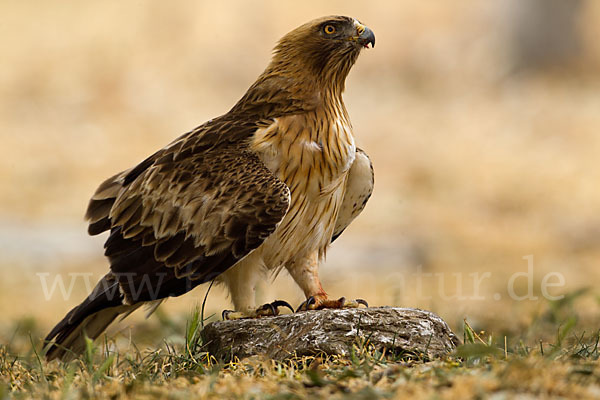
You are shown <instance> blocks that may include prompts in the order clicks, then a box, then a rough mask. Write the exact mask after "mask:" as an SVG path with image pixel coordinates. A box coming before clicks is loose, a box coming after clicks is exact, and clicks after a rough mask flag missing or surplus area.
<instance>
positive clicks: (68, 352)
mask: <svg viewBox="0 0 600 400" xmlns="http://www.w3.org/2000/svg"><path fill="white" fill-rule="evenodd" d="M114 285H116V282H114V281H113V279H112V277H111V275H110V274H108V275H106V276H105V277H104V278H102V279H101V280H100V282H98V284H97V285H96V288H95V289H94V290H93V291H92V293H91V294H90V295H89V296H88V297H87V298H86V299H85V300H84V301H83V302H82V303H81V304H80V305H78V306H77V307H75V308H73V309H72V310H71V311H69V313H68V314H67V315H65V317H64V318H63V319H62V320H61V321H60V322H59V323H58V324H56V326H55V327H54V328H53V329H52V330H51V331H50V333H49V334H48V336H46V339H45V340H44V343H45V344H46V347H47V350H46V359H47V360H48V361H50V360H53V359H55V358H58V359H60V360H63V361H68V360H71V359H73V358H74V357H76V356H77V355H78V354H80V353H82V352H83V350H84V349H85V336H87V337H89V338H90V339H96V338H97V337H98V336H100V334H101V333H102V332H104V330H105V329H106V328H107V327H108V326H109V325H110V324H111V322H113V321H114V320H115V318H117V317H118V316H119V314H125V313H131V312H133V311H134V310H135V309H137V308H138V307H139V306H141V305H142V304H143V303H137V304H132V305H124V304H123V302H122V296H121V295H120V293H119V292H118V291H117V292H116V293H115V289H116V287H115V286H114Z"/></svg>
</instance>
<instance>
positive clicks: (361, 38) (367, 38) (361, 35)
mask: <svg viewBox="0 0 600 400" xmlns="http://www.w3.org/2000/svg"><path fill="white" fill-rule="evenodd" d="M354 26H355V27H356V33H357V36H355V37H353V38H352V39H353V40H355V41H356V42H357V43H358V44H360V45H361V46H364V47H366V48H368V47H369V43H371V47H375V34H374V33H373V31H372V30H371V29H369V28H368V27H366V26H365V25H363V24H361V23H360V22H358V21H356V20H355V21H354Z"/></svg>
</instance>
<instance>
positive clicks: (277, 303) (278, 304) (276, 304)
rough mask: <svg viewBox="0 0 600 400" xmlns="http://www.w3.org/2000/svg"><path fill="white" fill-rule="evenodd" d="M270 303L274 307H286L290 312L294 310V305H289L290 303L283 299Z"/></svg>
mask: <svg viewBox="0 0 600 400" xmlns="http://www.w3.org/2000/svg"><path fill="white" fill-rule="evenodd" d="M271 305H272V306H274V307H287V308H289V309H290V310H292V312H294V307H292V306H291V305H290V303H288V302H287V301H285V300H275V301H274V302H272V303H271Z"/></svg>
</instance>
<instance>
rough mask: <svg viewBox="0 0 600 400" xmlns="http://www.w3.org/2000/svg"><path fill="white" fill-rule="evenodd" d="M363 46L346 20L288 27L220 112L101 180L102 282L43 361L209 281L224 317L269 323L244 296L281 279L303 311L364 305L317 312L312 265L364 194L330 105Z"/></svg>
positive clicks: (369, 181) (337, 113)
mask: <svg viewBox="0 0 600 400" xmlns="http://www.w3.org/2000/svg"><path fill="white" fill-rule="evenodd" d="M369 44H371V47H373V46H374V45H375V36H374V34H373V32H372V31H371V30H370V29H369V28H368V27H366V26H365V25H363V24H362V23H360V22H359V21H358V20H356V19H354V18H349V17H344V16H331V17H324V18H320V19H317V20H314V21H311V22H308V23H306V24H304V25H302V26H300V27H298V28H297V29H295V30H293V31H291V32H290V33H288V34H287V35H285V36H284V37H283V38H282V39H281V40H280V41H279V42H278V44H277V45H276V47H275V49H274V52H273V57H272V60H271V62H270V64H269V65H268V66H267V68H266V69H265V71H264V72H263V73H262V74H261V75H260V76H259V77H258V79H257V80H256V82H254V84H252V86H250V88H249V89H248V91H247V92H246V93H245V94H244V96H243V97H242V98H241V99H240V100H239V101H238V102H237V103H236V104H235V105H234V106H233V108H232V109H231V110H230V111H229V112H228V113H226V114H224V115H222V116H220V117H217V118H214V119H212V120H210V121H208V122H206V123H204V124H202V125H200V126H199V127H197V128H196V129H194V130H192V131H191V132H188V133H186V134H184V135H182V136H181V137H179V138H177V139H176V140H174V141H173V142H172V143H171V144H169V145H167V146H166V147H164V148H163V149H161V150H158V151H157V152H156V153H154V154H152V155H151V156H150V157H148V158H147V159H145V160H144V161H142V162H141V163H140V164H138V165H137V166H135V167H133V168H131V169H128V170H126V171H123V172H120V173H118V174H116V175H114V176H113V177H111V178H109V179H107V180H106V181H104V182H103V183H102V184H101V185H100V186H99V187H98V189H97V190H96V192H95V194H94V195H93V196H92V198H91V200H90V202H89V206H88V209H87V213H86V218H87V220H88V221H89V228H88V231H89V233H90V234H91V235H97V234H99V233H102V232H105V231H108V232H109V236H108V239H107V240H106V243H105V245H104V248H105V255H106V257H107V258H108V260H109V262H110V271H109V272H108V273H107V274H106V275H105V276H104V277H103V278H102V279H101V280H100V281H99V282H98V284H97V285H96V287H95V288H94V290H93V291H92V293H91V294H90V295H89V296H88V297H87V298H86V299H85V300H84V301H83V302H82V303H81V304H80V305H78V306H77V307H75V308H73V309H72V310H71V311H70V312H69V313H68V314H67V315H66V316H65V317H64V318H63V319H62V320H61V321H60V322H59V323H58V324H57V325H56V326H55V327H54V329H52V331H51V332H50V333H49V334H48V336H47V337H46V339H45V341H46V343H47V347H46V357H47V358H48V359H49V360H51V359H54V358H60V359H63V360H66V359H71V358H73V357H74V356H75V355H76V354H78V353H80V352H81V351H83V349H84V347H85V335H87V336H88V337H90V338H92V339H95V338H96V337H98V336H99V335H100V334H101V333H102V332H103V331H104V330H105V329H106V328H107V326H108V325H109V324H110V323H111V322H112V321H113V320H114V319H115V318H116V317H117V316H119V315H128V314H129V313H131V312H132V311H134V310H135V309H137V308H138V307H140V306H141V305H143V304H146V305H148V306H149V307H150V308H151V311H153V310H154V309H155V308H156V307H157V306H158V304H160V302H161V301H162V300H164V299H165V298H167V297H169V296H180V295H182V294H184V293H187V292H189V291H190V290H192V289H193V288H194V287H196V286H198V285H200V284H202V283H205V282H210V281H213V280H214V281H216V282H218V283H221V284H223V285H225V286H226V288H227V289H228V290H229V293H230V295H231V299H232V302H233V306H234V309H235V310H234V311H226V312H224V317H225V318H229V319H232V318H245V317H257V316H268V315H277V314H278V307H279V306H282V305H286V306H289V304H288V303H286V302H284V301H275V302H273V303H270V304H266V305H263V306H260V307H256V304H255V298H254V287H255V285H256V284H257V283H258V282H259V281H260V280H261V279H263V278H264V277H265V273H266V272H271V273H277V272H279V271H280V270H282V269H283V268H285V269H286V270H287V271H288V272H289V274H290V275H291V276H292V278H293V279H294V280H295V282H296V283H297V284H298V285H299V286H300V288H301V289H302V290H303V291H304V294H305V295H306V299H307V300H306V301H305V302H304V303H303V304H302V305H301V307H300V308H302V309H305V310H307V309H319V308H326V307H331V308H336V307H337V308H341V307H356V306H358V303H364V301H359V300H355V301H346V300H345V298H343V297H342V298H340V299H335V300H334V299H329V298H328V297H327V294H326V293H325V291H324V290H323V288H322V287H321V283H320V281H319V276H318V266H319V263H320V261H321V260H322V259H323V258H324V255H325V252H326V249H327V247H328V246H329V245H330V243H331V242H332V241H333V240H335V239H336V238H337V237H338V236H339V235H340V234H341V233H342V231H343V230H344V229H345V228H346V227H347V226H348V225H349V224H350V223H351V222H352V220H354V218H356V216H357V215H358V214H359V213H360V212H361V211H362V209H363V207H364V206H365V204H366V202H367V200H368V198H369V197H370V195H371V192H372V190H373V168H372V165H371V162H370V160H369V158H368V156H367V155H366V154H365V153H364V152H363V151H362V150H360V149H359V148H357V147H356V144H355V141H354V136H353V132H352V125H351V124H350V119H349V117H348V112H347V111H346V107H345V105H344V102H343V100H342V92H343V91H344V85H345V80H346V76H347V75H348V73H349V71H350V69H351V67H352V65H353V64H354V63H355V61H356V59H357V57H358V55H359V53H360V52H361V50H362V49H364V48H368V47H369ZM365 305H366V304H365Z"/></svg>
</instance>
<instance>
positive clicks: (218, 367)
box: [0, 302, 600, 399]
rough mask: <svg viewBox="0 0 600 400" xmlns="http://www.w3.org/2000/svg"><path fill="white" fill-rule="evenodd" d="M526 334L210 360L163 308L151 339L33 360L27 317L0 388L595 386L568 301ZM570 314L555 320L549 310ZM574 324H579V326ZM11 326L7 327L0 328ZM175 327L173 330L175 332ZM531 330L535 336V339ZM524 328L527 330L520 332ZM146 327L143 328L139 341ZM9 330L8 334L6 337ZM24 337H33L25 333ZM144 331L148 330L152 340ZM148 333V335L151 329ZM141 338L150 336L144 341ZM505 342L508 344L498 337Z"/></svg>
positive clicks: (586, 336) (393, 393) (541, 390)
mask: <svg viewBox="0 0 600 400" xmlns="http://www.w3.org/2000/svg"><path fill="white" fill-rule="evenodd" d="M546 311H547V312H546V314H545V315H542V316H539V317H538V318H537V320H536V321H534V324H532V325H531V326H530V327H529V329H528V330H529V332H527V334H526V335H524V336H521V337H519V336H509V337H508V339H507V340H506V342H505V339H504V336H501V335H500V336H495V335H493V334H491V333H488V332H482V331H476V330H473V328H471V325H470V324H468V323H465V325H464V328H463V331H464V345H462V346H460V347H459V348H458V349H457V351H456V352H455V353H453V354H450V355H449V356H448V357H447V358H445V359H441V360H434V361H431V362H427V363H424V362H423V360H419V359H414V358H412V359H411V358H404V357H403V356H402V355H399V356H396V355H394V354H390V353H388V352H386V351H385V349H376V348H373V347H372V346H370V345H369V342H368V338H364V337H357V338H356V341H355V344H354V345H353V347H352V351H351V354H352V355H351V356H350V357H345V358H340V357H328V356H325V355H321V356H319V355H317V356H315V357H303V358H292V359H289V360H287V361H284V362H276V361H273V360H268V359H261V358H260V357H254V358H250V359H245V360H243V361H240V360H233V361H223V360H217V359H215V358H214V357H212V356H210V354H207V353H206V352H203V351H202V343H201V341H200V340H199V338H198V334H197V333H198V329H200V325H199V323H198V321H199V316H198V314H197V312H196V314H195V315H192V317H190V318H188V320H187V326H185V327H184V325H182V324H181V323H175V322H173V321H172V320H169V319H168V317H167V316H166V315H162V316H161V317H160V318H158V319H154V320H153V321H151V322H148V323H146V326H143V327H138V328H137V329H136V331H137V332H135V333H134V334H133V336H134V337H138V338H141V341H142V342H144V339H143V338H144V335H143V334H142V332H143V331H148V330H151V331H152V332H153V335H156V336H161V337H165V338H166V339H164V341H163V343H162V344H160V343H153V344H152V345H151V348H147V347H144V346H143V345H141V343H136V341H132V340H131V338H123V337H121V338H119V336H116V337H113V339H110V340H109V339H106V338H104V341H102V340H100V341H99V342H100V343H97V344H96V345H94V344H92V342H91V341H90V342H89V345H88V348H87V350H86V352H85V353H84V354H83V355H82V356H81V357H80V358H79V359H77V360H75V361H72V362H71V363H69V364H60V363H58V362H52V363H46V362H45V361H40V356H39V354H38V353H37V351H36V350H34V349H33V348H32V346H31V343H32V342H35V339H34V338H35V337H39V334H40V332H39V331H38V330H37V327H36V326H35V323H34V321H32V320H29V321H21V322H20V323H19V324H17V325H16V326H13V327H12V330H13V332H12V337H11V338H10V339H9V340H6V341H4V340H3V342H4V343H7V344H3V345H1V346H0V373H1V376H2V378H1V379H0V396H3V397H4V396H7V395H10V396H11V397H14V398H116V397H119V398H136V399H137V398H154V397H161V398H189V397H193V398H196V397H198V398H200V397H201V398H236V399H254V398H277V399H279V398H285V399H295V398H359V399H362V398H364V399H371V398H380V397H383V398H406V397H410V398H443V399H454V398H458V397H461V398H487V397H489V396H500V397H502V398H505V397H508V398H512V397H515V396H530V397H535V398H550V397H552V398H555V397H561V398H577V399H584V398H594V397H597V396H598V394H599V391H600V365H599V364H598V358H599V357H600V350H599V349H598V344H599V341H600V331H598V330H596V331H591V332H589V333H585V332H581V330H580V328H581V326H579V327H577V323H576V319H575V316H576V315H577V314H576V313H575V312H574V308H573V307H572V304H570V303H568V302H566V303H562V304H560V305H558V304H554V305H552V306H551V307H548V309H547V310H546ZM567 315H568V316H569V317H568V318H567V320H565V321H564V323H562V324H558V323H556V322H555V321H554V320H555V319H556V318H564V317H565V316H567ZM548 328H550V329H551V330H552V335H551V338H549V340H545V339H541V337H542V336H547V334H548V332H547V330H548ZM578 328H579V329H578ZM7 332H9V329H5V330H4V332H3V335H4V334H6V333H7ZM174 332H179V333H177V334H174ZM535 335H542V336H537V338H540V339H539V340H537V339H533V336H535ZM526 336H529V338H528V337H526ZM151 337H152V335H147V336H146V340H148V339H150V338H151ZM7 339H8V338H7ZM28 340H31V342H28ZM150 340H151V339H150ZM154 340H156V337H155V338H154ZM146 343H151V341H150V342H146ZM505 343H507V344H505ZM508 344H510V345H508Z"/></svg>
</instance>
